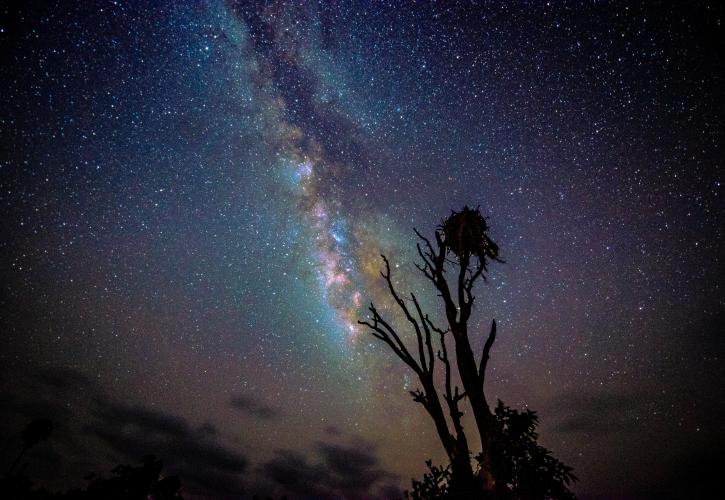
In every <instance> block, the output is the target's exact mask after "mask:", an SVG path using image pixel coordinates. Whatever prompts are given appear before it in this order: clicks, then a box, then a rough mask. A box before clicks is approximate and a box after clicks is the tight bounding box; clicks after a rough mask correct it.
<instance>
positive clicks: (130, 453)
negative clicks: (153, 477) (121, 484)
mask: <svg viewBox="0 0 725 500" xmlns="http://www.w3.org/2000/svg"><path fill="white" fill-rule="evenodd" d="M19 379H20V380H22V381H23V384H18V385H17V388H15V390H8V391H6V392H3V393H2V396H0V400H1V401H2V403H3V405H2V409H0V417H1V418H0V420H2V423H1V424H0V426H1V430H2V432H3V434H4V435H13V434H18V430H19V429H22V427H23V426H24V425H25V424H27V422H28V421H30V420H32V419H35V418H50V419H51V420H52V421H53V424H54V431H53V433H52V435H51V439H49V440H48V441H47V442H46V443H43V444H42V445H39V446H37V447H36V448H34V449H33V450H31V453H32V456H30V457H29V461H31V462H32V464H33V471H34V477H35V478H36V479H43V478H46V479H49V480H52V479H53V478H54V477H60V476H70V477H77V478H81V477H83V476H84V475H86V474H87V473H88V472H91V471H92V472H96V473H101V474H103V473H104V472H106V471H107V470H108V469H110V467H112V466H113V465H115V464H116V463H118V462H121V463H136V462H137V461H138V460H139V459H140V458H141V457H143V456H145V455H155V456H157V457H159V458H160V459H161V460H163V462H164V466H165V470H166V471H167V472H168V473H170V474H178V475H179V476H180V477H181V478H182V481H183V485H184V489H185V491H190V492H195V493H198V494H202V495H212V496H213V497H214V498H219V497H225V496H229V497H238V496H239V495H240V494H242V493H243V491H244V488H243V478H242V475H243V473H244V472H245V471H246V469H247V466H248V460H247V458H246V457H245V456H244V455H243V454H241V453H240V452H238V451H236V450H234V449H232V448H231V447H227V446H225V445H224V443H220V442H219V433H218V431H217V429H216V428H215V427H214V426H213V425H212V424H211V423H209V422H206V423H204V424H202V425H200V426H193V425H191V424H190V423H189V422H188V421H186V420H185V419H183V418H181V417H179V416H177V415H172V414H170V413H167V412H163V411H158V410H155V409H151V408H147V407H144V406H140V405H128V404H126V403H123V402H119V401H116V400H114V399H113V398H111V397H110V396H109V394H108V393H106V392H105V391H103V390H102V389H101V388H100V386H98V385H97V384H95V382H94V381H93V380H92V379H90V378H88V377H86V376H85V375H83V374H82V373H80V372H77V371H75V370H72V369H68V368H51V369H42V370H36V371H30V372H29V373H27V374H25V375H24V376H23V377H19ZM21 386H22V387H23V389H22V390H21V389H20V387H21ZM89 438H90V439H89ZM93 438H95V439H93ZM15 444H17V446H20V443H15ZM17 446H16V447H17ZM109 450H110V451H112V452H113V453H111V454H109ZM109 457H111V458H110V460H113V461H115V463H109V462H108V460H109Z"/></svg>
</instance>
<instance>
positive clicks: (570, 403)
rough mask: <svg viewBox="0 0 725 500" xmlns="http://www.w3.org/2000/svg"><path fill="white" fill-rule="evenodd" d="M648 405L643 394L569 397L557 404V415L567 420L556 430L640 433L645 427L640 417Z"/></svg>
mask: <svg viewBox="0 0 725 500" xmlns="http://www.w3.org/2000/svg"><path fill="white" fill-rule="evenodd" d="M645 401H647V400H646V399H644V398H643V397H642V395H641V394H628V393H616V392H601V393H586V394H581V393H568V394H565V395H563V396H560V397H559V398H557V399H556V400H555V401H554V404H553V409H554V413H555V414H559V415H562V416H563V417H562V420H561V421H560V422H559V424H558V425H557V426H556V430H557V431H559V432H564V433H579V432H580V433H585V434H608V433H611V432H636V431H637V430H638V429H640V428H641V425H642V424H641V422H640V421H639V420H638V418H637V415H638V414H639V413H640V412H641V410H642V409H643V404H645V403H644V402H645Z"/></svg>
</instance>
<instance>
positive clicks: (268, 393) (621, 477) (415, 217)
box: [0, 0, 725, 498]
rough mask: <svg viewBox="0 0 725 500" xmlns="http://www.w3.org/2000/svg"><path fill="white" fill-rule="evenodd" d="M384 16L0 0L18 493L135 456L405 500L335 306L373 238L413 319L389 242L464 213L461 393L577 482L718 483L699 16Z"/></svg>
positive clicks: (410, 423) (379, 350) (715, 181)
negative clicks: (40, 424)
mask: <svg viewBox="0 0 725 500" xmlns="http://www.w3.org/2000/svg"><path fill="white" fill-rule="evenodd" d="M398 4H399V2H392V3H391V4H385V3H377V2H375V3H372V2H371V3H367V2H334V3H331V2H320V3H314V2H299V3H290V2H278V3H277V2H275V3H272V2H223V1H212V0H209V1H207V2H198V3H182V2H169V3H166V2H129V3H124V2H96V3H93V4H92V5H91V4H85V3H83V5H81V4H79V5H71V4H67V3H62V2H38V3H37V4H35V3H32V2H31V3H29V4H28V5H24V6H22V7H19V8H18V9H15V10H13V8H11V7H2V13H3V17H2V19H1V20H0V44H2V48H3V66H2V68H3V71H2V72H1V73H0V89H2V90H0V102H1V103H2V114H1V115H0V137H1V140H2V149H1V151H0V203H1V204H2V207H3V208H2V225H1V227H2V229H1V231H2V237H1V238H0V251H1V259H2V260H1V262H0V264H1V267H0V273H1V274H0V283H1V286H2V288H1V289H2V297H1V302H0V305H1V307H2V313H1V315H0V326H1V328H2V335H3V348H2V350H1V351H0V364H2V369H0V374H1V375H2V380H1V381H2V384H0V385H1V387H0V388H1V392H0V401H1V402H2V404H1V405H0V407H2V410H1V412H2V413H1V414H0V421H2V422H3V424H2V431H3V433H4V434H5V435H7V436H17V432H18V429H19V428H21V427H22V425H24V423H25V422H26V421H27V420H29V419H31V418H37V417H39V416H44V415H48V414H52V415H53V418H54V419H55V421H56V426H57V428H58V429H59V431H58V432H57V433H56V437H55V438H54V440H51V441H49V442H48V444H47V446H48V447H47V448H45V449H42V450H41V449H38V451H37V452H34V454H32V453H31V454H30V455H29V458H28V460H32V461H29V469H28V471H29V473H32V474H33V475H34V477H36V478H37V479H38V481H42V482H44V484H48V485H50V486H51V487H54V488H67V487H70V486H74V485H80V484H82V477H83V476H84V475H85V474H86V473H87V472H88V471H90V470H93V471H96V472H103V471H104V470H108V469H109V468H110V467H112V466H113V465H115V464H118V463H122V462H125V463H130V462H134V461H137V460H138V459H140V457H141V456H143V455H144V454H145V453H149V452H150V453H156V454H159V455H163V456H162V458H163V459H164V460H165V463H166V464H167V467H168V469H169V470H170V471H172V472H178V473H179V474H180V475H181V476H182V480H183V481H184V482H185V485H186V486H185V488H186V493H188V494H189V495H195V494H197V495H198V494H209V495H211V496H212V497H223V496H224V495H229V496H230V497H235V495H237V494H239V493H240V492H241V491H245V492H247V493H252V492H255V491H260V492H272V494H276V495H282V494H289V495H291V496H292V497H295V496H299V495H305V494H308V495H313V496H319V495H323V494H328V493H330V494H333V495H338V496H341V495H347V496H349V497H360V496H365V495H372V496H390V495H392V494H393V493H394V492H396V491H398V490H400V489H401V488H406V487H409V484H410V481H409V480H410V478H411V477H413V476H420V475H421V474H422V472H423V470H424V460H425V459H427V458H429V457H430V458H433V459H434V460H435V461H437V462H441V461H442V460H443V456H444V453H443V450H442V448H441V446H440V444H439V443H438V442H437V439H436V437H435V433H434V429H433V428H432V426H431V425H430V424H429V422H428V420H427V419H426V415H425V412H424V411H423V410H422V409H421V408H419V407H417V406H416V404H415V403H414V402H413V401H411V400H410V397H409V394H408V391H409V390H413V389H415V377H412V376H411V375H412V374H410V373H408V372H407V371H406V367H405V366H402V363H401V362H400V361H399V360H397V359H395V357H394V356H393V355H392V354H391V353H389V352H388V350H387V349H386V348H385V346H384V345H380V344H379V343H377V342H376V341H375V339H373V338H372V337H371V336H370V335H369V334H368V333H367V332H365V331H364V330H363V329H361V328H360V327H359V326H358V325H357V320H358V319H360V318H363V317H365V314H366V307H367V305H368V304H369V302H370V301H374V302H375V303H376V305H378V306H379V307H380V308H381V309H384V310H388V309H389V308H390V306H391V304H390V300H389V297H388V296H387V294H386V292H385V289H384V288H383V284H382V283H380V275H379V271H380V267H381V260H380V254H381V253H384V254H386V255H388V256H389V257H390V259H391V262H392V264H393V268H392V269H393V274H394V279H395V281H396V283H397V285H398V286H399V287H400V289H401V290H403V291H408V290H415V291H416V293H417V294H418V295H420V296H421V298H422V300H423V301H424V305H425V307H426V310H427V311H430V313H431V314H432V315H435V314H436V313H439V312H440V311H439V310H438V309H437V306H436V300H437V299H436V297H435V295H434V294H433V293H432V292H431V291H430V290H426V289H425V288H424V287H425V284H424V282H423V281H421V280H420V278H419V276H417V275H416V270H415V268H414V267H413V262H414V261H415V242H416V238H415V234H414V233H413V228H418V229H419V230H421V231H422V232H423V233H426V234H429V235H430V234H432V232H433V230H434V229H435V228H436V226H437V225H438V224H439V223H440V222H441V220H442V219H443V218H444V217H445V216H446V215H447V214H449V213H450V210H451V209H460V208H461V207H463V206H464V205H470V206H479V205H480V207H481V210H482V212H483V213H484V214H485V215H487V216H488V217H489V222H490V225H491V228H492V230H491V236H492V237H493V239H494V240H495V241H496V242H497V243H498V244H499V245H500V247H501V253H502V257H503V259H504V260H505V261H506V262H505V264H496V265H493V266H492V268H491V271H490V273H489V275H488V277H487V280H486V282H485V283H482V285H481V287H480V288H479V289H478V290H477V299H476V306H477V309H476V312H475V316H474V317H473V318H472V324H471V327H472V328H471V332H472V337H473V338H472V342H473V344H474V347H476V348H478V349H480V347H481V343H482V340H483V337H482V334H481V333H480V332H486V331H487V328H488V325H490V321H491V319H492V318H495V319H496V320H497V322H498V324H499V336H498V339H497V343H496V345H495V347H494V351H493V353H492V359H491V364H490V377H489V379H488V380H487V391H488V393H489V394H490V396H491V399H492V400H493V399H494V398H496V397H498V398H501V399H503V400H504V401H505V402H506V403H507V404H509V405H511V406H514V407H518V408H522V407H526V406H528V407H530V408H533V409H535V410H538V411H539V412H540V416H541V427H540V431H541V432H540V434H541V441H542V442H543V444H545V445H546V446H547V447H549V448H550V449H551V450H552V451H553V452H554V454H555V455H556V456H557V457H559V458H561V459H562V460H563V461H564V462H565V463H567V464H569V465H572V466H573V467H574V468H575V472H576V474H577V475H578V476H579V477H580V481H579V483H577V485H576V486H575V491H576V492H577V493H578V494H580V495H581V496H582V497H583V498H611V497H624V498H640V497H642V498H646V497H648V496H653V497H655V498H657V497H659V496H658V495H661V494H662V492H663V491H667V490H669V491H679V490H678V488H682V487H683V486H682V484H686V483H681V482H678V481H676V480H675V479H673V478H675V477H676V475H674V474H673V473H672V471H673V470H693V471H707V470H717V468H716V467H715V466H716V465H717V463H716V458H715V457H716V456H717V453H716V452H719V450H720V449H721V448H722V446H721V445H722V436H723V434H725V433H724V432H723V423H722V421H723V420H722V417H723V415H722V413H723V412H722V400H723V394H722V378H723V375H724V374H723V370H722V367H721V365H722V358H723V355H724V353H723V342H722V338H723V337H722V334H723V318H724V317H725V314H724V313H725V311H724V310H723V296H725V295H724V294H723V283H722V278H721V276H723V275H725V269H723V260H722V256H723V255H725V248H724V247H723V238H722V237H723V234H722V222H721V221H722V217H723V212H724V211H723V208H724V207H723V182H724V180H723V175H722V149H721V135H722V127H723V120H722V102H723V100H722V88H723V81H722V75H723V72H722V51H721V50H720V49H719V47H717V46H716V45H715V44H714V42H713V40H716V39H718V38H721V37H722V36H721V35H722V33H721V31H722V26H721V22H722V8H721V7H720V6H718V5H717V4H716V3H712V4H708V3H698V4H688V5H682V6H678V5H675V6H670V5H668V6H652V5H644V4H633V3H629V4H628V5H625V4H622V5H609V4H602V3H597V4H594V5H572V4H559V3H555V2H548V3H544V2H532V3H516V4H512V3H510V2H502V3H492V2H484V3H482V4H473V3H468V2H438V3H435V2H434V3H430V4H427V3H426V4H422V3H405V4H401V5H398ZM391 314H392V313H391ZM391 317H392V316H391ZM401 325H402V323H401ZM109 421H113V422H118V425H116V426H114V425H109ZM464 423H465V424H466V425H470V422H469V421H465V422H464ZM663 436H667V439H663ZM11 448H12V446H10V447H9V448H8V450H11ZM148 448H153V449H148ZM8 450H4V451H3V455H2V458H3V460H5V459H6V455H7V456H10V455H13V452H12V450H11V451H8ZM180 450H181V451H183V453H181V452H180ZM190 456H193V457H195V458H194V459H190V458H188V457H190ZM199 457H205V459H204V460H202V459H201V458H199ZM5 461H7V460H5ZM3 463H4V462H3ZM341 463H344V464H348V465H350V468H349V469H344V468H341V467H340V465H339V464H341ZM343 469H344V470H343ZM285 478H287V479H289V478H294V479H295V480H296V481H297V482H296V483H294V484H292V483H290V482H289V481H288V482H285V480H284V479H285ZM353 479H354V480H353ZM295 484H296V485H297V486H295ZM301 484H305V485H306V486H305V487H304V488H303V487H302V486H300V485H301Z"/></svg>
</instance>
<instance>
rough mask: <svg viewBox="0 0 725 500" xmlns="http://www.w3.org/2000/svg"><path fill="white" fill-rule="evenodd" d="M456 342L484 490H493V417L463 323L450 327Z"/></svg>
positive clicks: (457, 357) (458, 362)
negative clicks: (477, 439)
mask: <svg viewBox="0 0 725 500" xmlns="http://www.w3.org/2000/svg"><path fill="white" fill-rule="evenodd" d="M452 331H453V336H454V338H455V342H456V363H457V365H458V373H459V374H460V377H461V382H462V383H463V388H464V389H465V391H466V395H467V396H468V401H469V402H470V404H471V409H472V410H473V417H474V419H475V420H476V426H477V427H478V434H479V436H480V438H481V453H482V458H483V459H482V461H481V462H482V464H481V465H482V476H483V477H482V479H483V480H484V487H485V489H486V490H489V491H491V490H493V489H494V488H495V487H496V481H495V478H494V476H493V469H492V467H491V465H492V464H491V444H492V442H493V439H494V432H495V427H494V418H493V415H492V414H491V410H490V408H489V407H488V402H487V401H486V395H485V394H484V391H483V385H482V384H481V379H480V377H479V374H478V368H477V367H476V359H475V357H474V355H473V351H472V350H471V344H470V343H469V341H468V332H467V329H466V326H465V325H457V326H456V328H455V329H452Z"/></svg>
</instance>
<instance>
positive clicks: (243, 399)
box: [229, 394, 280, 420]
mask: <svg viewBox="0 0 725 500" xmlns="http://www.w3.org/2000/svg"><path fill="white" fill-rule="evenodd" d="M229 404H230V405H231V407H232V408H234V409H237V410H241V411H243V412H244V413H247V414H249V415H252V416H253V417H256V418H259V419H262V420H269V419H273V418H276V417H278V416H279V414H280V411H279V410H278V409H277V408H273V407H271V406H269V405H267V404H266V403H264V402H262V401H259V400H258V399H256V398H254V397H252V396H248V395H245V394H240V395H238V396H234V397H233V398H232V399H231V400H230V401H229Z"/></svg>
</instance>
